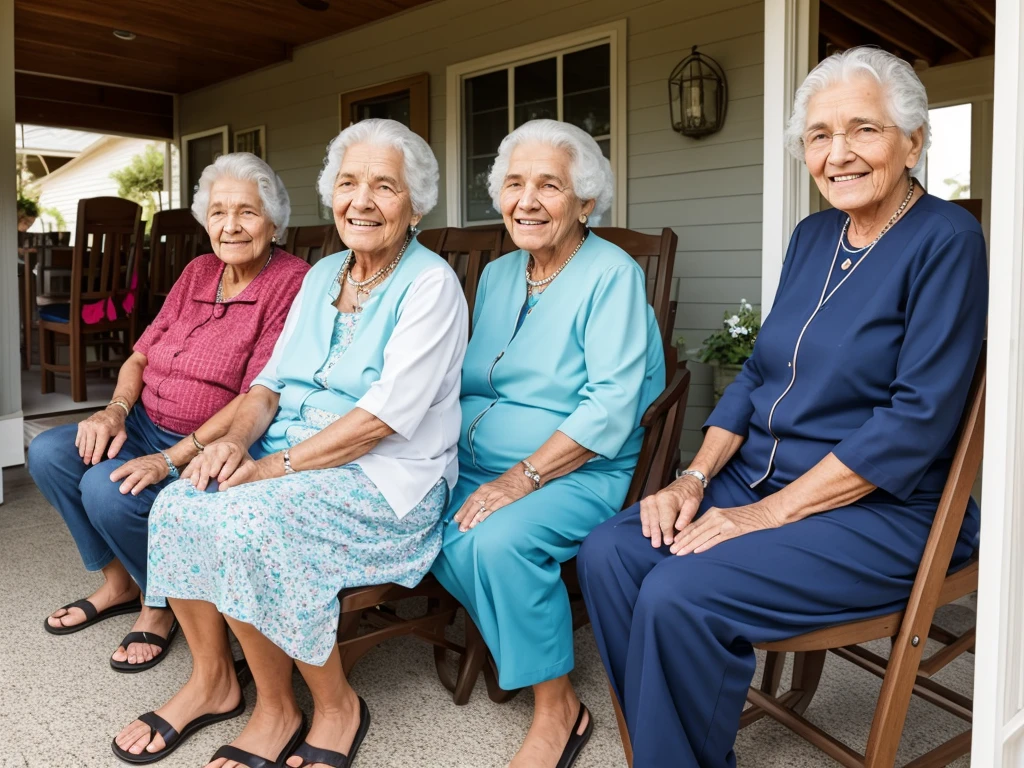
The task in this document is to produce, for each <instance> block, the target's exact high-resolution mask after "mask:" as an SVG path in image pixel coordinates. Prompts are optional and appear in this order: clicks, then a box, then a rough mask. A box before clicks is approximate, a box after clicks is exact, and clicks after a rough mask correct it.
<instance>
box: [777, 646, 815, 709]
mask: <svg viewBox="0 0 1024 768" xmlns="http://www.w3.org/2000/svg"><path fill="white" fill-rule="evenodd" d="M826 653H828V652H827V651H809V652H807V653H797V654H795V655H794V658H793V685H792V687H791V690H792V691H799V692H800V698H799V699H797V700H796V701H794V702H793V703H792V704H791V705H790V709H792V710H793V711H794V712H796V713H797V714H800V715H802V714H803V713H804V711H805V710H806V709H807V707H808V705H809V704H810V703H811V699H813V698H814V692H815V691H817V690H818V682H819V681H820V680H821V672H822V670H823V669H824V668H825V655H826ZM780 672H781V670H780ZM776 690H778V687H777V686H776Z"/></svg>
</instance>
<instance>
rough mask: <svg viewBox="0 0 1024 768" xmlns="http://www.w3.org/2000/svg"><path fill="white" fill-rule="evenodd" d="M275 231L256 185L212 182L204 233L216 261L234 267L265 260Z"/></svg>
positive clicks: (240, 182)
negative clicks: (206, 233) (207, 234)
mask: <svg viewBox="0 0 1024 768" xmlns="http://www.w3.org/2000/svg"><path fill="white" fill-rule="evenodd" d="M275 229H276V227H275V226H274V222H272V221H271V220H270V217H269V216H267V214H266V212H265V211H264V210H263V201H262V200H261V199H260V192H259V188H258V187H257V186H256V182H255V181H241V180H239V179H232V178H227V177H222V178H219V179H217V180H216V181H215V182H213V186H212V187H211V188H210V204H209V206H207V209H206V231H207V232H209V233H210V243H211V245H213V252H214V253H215V254H217V258H219V259H220V260H221V261H223V262H224V263H225V264H231V265H235V266H240V265H243V264H247V263H249V262H251V261H256V260H258V259H261V258H265V257H266V255H267V253H268V249H269V248H270V241H271V239H272V238H273V237H274V231H275Z"/></svg>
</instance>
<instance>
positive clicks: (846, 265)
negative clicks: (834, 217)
mask: <svg viewBox="0 0 1024 768" xmlns="http://www.w3.org/2000/svg"><path fill="white" fill-rule="evenodd" d="M913 196H914V179H913V178H911V179H910V189H908V190H907V196H906V197H904V198H903V202H902V203H900V207H899V208H897V209H896V213H894V214H893V215H892V216H891V217H890V218H889V221H888V222H887V223H886V225H885V226H884V227H882V231H881V232H879V233H878V237H876V238H875V239H874V240H872V241H871V242H870V243H868V244H867V245H865V246H864V247H863V248H858V249H857V250H855V251H851V250H850V249H849V248H847V247H846V245H845V244H844V243H843V239H844V238H845V237H846V232H847V230H848V229H849V227H850V217H849V216H847V217H846V223H845V224H843V231H842V232H840V233H839V245H841V246H842V248H843V250H845V251H846V252H847V253H860V252H861V251H867V253H865V254H864V256H867V255H868V253H871V251H872V249H873V248H874V247H875V244H876V243H877V242H878V241H879V240H881V239H882V235H884V234H885V233H886V232H888V231H889V229H890V228H891V227H892V225H893V224H895V223H896V220H897V219H898V218H899V217H900V216H901V215H902V213H903V211H905V210H906V209H907V206H908V205H910V199H911V198H912V197H913ZM861 258H863V257H861ZM852 264H853V262H851V261H850V259H849V258H847V259H846V261H844V262H843V263H842V264H840V265H839V267H840V269H842V270H843V271H844V272H845V271H846V270H848V269H849V268H850V266H851V265H852Z"/></svg>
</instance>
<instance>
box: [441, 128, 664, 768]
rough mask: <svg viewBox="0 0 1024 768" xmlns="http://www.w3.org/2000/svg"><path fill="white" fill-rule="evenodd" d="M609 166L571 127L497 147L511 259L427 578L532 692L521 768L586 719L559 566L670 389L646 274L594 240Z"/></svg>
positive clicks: (490, 270)
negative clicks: (649, 411)
mask: <svg viewBox="0 0 1024 768" xmlns="http://www.w3.org/2000/svg"><path fill="white" fill-rule="evenodd" d="M612 187H613V179H612V172H611V166H610V165H609V164H608V161H607V160H606V159H605V158H604V157H603V156H602V154H601V150H600V148H599V147H598V145H597V143H596V142H595V141H594V140H593V139H592V138H591V137H590V136H589V135H588V134H587V133H585V132H584V131H582V130H580V129H579V128H576V127H574V126H572V125H569V124H567V123H559V122H556V121H553V120H534V121H531V122H528V123H526V124H524V125H522V126H521V127H520V128H518V129H516V130H515V131H514V132H513V133H511V134H510V135H509V136H507V137H505V139H504V140H503V141H502V143H501V146H500V147H499V149H498V157H497V158H496V160H495V162H494V166H493V168H492V169H491V173H490V179H489V189H490V193H491V197H492V198H493V200H494V206H495V208H496V209H497V210H500V211H501V215H502V218H503V219H504V221H505V226H506V227H507V228H508V231H509V233H510V234H511V236H512V239H513V241H514V242H515V244H516V245H517V246H519V248H520V249H521V250H518V251H515V252H513V253H510V254H508V255H506V256H503V257H502V258H500V259H498V260H497V261H494V262H493V263H491V264H489V265H488V266H487V268H486V269H485V270H484V273H483V275H482V277H481V278H480V286H479V288H478V289H477V302H476V310H475V312H474V317H473V338H472V340H471V341H470V344H469V349H468V351H467V352H466V360H465V364H464V365H463V370H462V432H461V435H460V438H459V482H458V485H457V486H456V487H455V491H454V492H453V494H452V499H451V502H450V503H449V505H448V517H449V519H450V524H449V525H448V526H447V527H446V529H445V533H444V547H443V549H442V551H441V554H440V556H439V557H438V559H437V562H436V564H435V565H434V573H435V574H436V576H437V578H438V579H439V580H440V581H441V583H442V584H443V585H444V586H445V587H446V588H447V589H448V590H449V591H450V592H451V593H452V594H453V595H455V597H457V598H458V599H459V601H460V602H461V603H462V604H463V605H464V606H465V607H466V610H467V611H468V612H469V615H470V616H471V617H472V619H473V621H474V622H475V623H476V626H477V627H479V628H480V631H481V633H482V635H483V637H484V640H485V641H486V642H487V645H488V647H489V648H490V650H491V652H492V654H493V655H494V658H495V660H496V662H497V665H498V672H499V677H500V683H501V686H502V687H503V688H505V689H507V690H511V689H515V688H522V687H524V686H533V690H534V693H535V704H534V718H533V725H532V727H531V728H530V730H529V732H528V733H527V735H526V740H525V741H524V743H523V745H522V748H521V749H520V751H519V753H518V754H517V756H516V757H515V759H514V760H513V761H512V765H515V766H530V768H540V767H542V766H549V767H550V768H554V766H556V765H557V766H560V767H562V768H565V767H567V766H570V765H572V763H573V762H575V760H576V757H577V756H578V755H579V753H580V750H581V749H582V748H583V746H584V744H585V743H586V740H587V739H588V738H589V736H590V733H591V730H592V727H593V726H592V723H591V722H590V717H589V713H588V712H587V710H586V708H585V707H584V706H583V705H582V704H581V703H580V701H579V699H578V698H577V697H576V693H575V692H574V690H573V687H572V684H571V683H570V682H569V677H568V673H569V671H570V670H571V669H572V668H573V638H572V616H571V615H570V612H569V597H568V594H567V593H566V590H565V586H564V584H563V583H562V580H561V577H560V563H562V562H565V561H566V560H569V559H570V558H572V557H573V556H574V555H575V554H576V550H577V548H578V547H579V544H580V542H581V541H582V540H583V538H584V537H585V536H586V535H587V534H588V533H589V532H590V531H591V530H592V529H593V528H594V527H595V526H596V525H598V524H599V523H600V522H602V521H603V520H606V519H607V518H609V517H611V516H612V515H614V514H615V513H616V512H617V511H618V510H619V509H620V508H621V506H622V501H623V499H624V498H625V497H626V491H627V490H628V487H629V482H630V479H631V477H632V474H633V470H634V468H635V467H636V462H637V458H638V455H639V452H640V444H641V442H642V440H643V435H642V430H641V429H640V428H639V426H638V425H639V422H640V418H641V416H642V415H643V412H644V410H645V409H646V408H647V406H648V405H650V403H651V402H652V401H653V400H654V399H655V398H656V397H657V396H658V394H659V393H660V392H661V390H662V389H663V388H664V382H665V358H664V351H663V348H662V344H661V335H660V333H659V331H658V326H657V323H656V321H655V319H654V312H653V310H652V309H651V307H650V306H649V305H648V303H647V298H646V296H647V293H646V290H645V279H644V273H643V271H642V270H641V269H640V267H639V266H638V265H637V263H636V262H635V261H634V260H633V259H632V258H630V256H629V255H628V254H626V253H624V252H623V251H622V250H620V249H619V248H617V247H615V246H614V245H612V244H611V243H608V242H607V241H605V240H602V239H601V238H599V237H597V235H595V234H593V233H592V232H590V230H589V229H588V228H587V224H588V222H591V221H596V220H598V219H599V218H600V216H601V215H602V214H604V212H605V211H607V210H608V207H609V205H610V204H611V198H612Z"/></svg>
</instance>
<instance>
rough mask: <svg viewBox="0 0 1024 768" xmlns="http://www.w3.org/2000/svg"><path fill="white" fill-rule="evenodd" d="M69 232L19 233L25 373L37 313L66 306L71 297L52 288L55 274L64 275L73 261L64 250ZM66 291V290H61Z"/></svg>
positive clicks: (29, 357) (29, 359)
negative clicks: (52, 306) (61, 305)
mask: <svg viewBox="0 0 1024 768" xmlns="http://www.w3.org/2000/svg"><path fill="white" fill-rule="evenodd" d="M70 237H71V233H70V232H19V233H18V255H19V257H20V264H19V266H20V267H21V270H20V272H19V283H18V287H19V296H20V297H21V302H20V303H21V317H22V332H23V342H22V343H23V344H24V346H25V356H24V359H23V361H22V364H23V366H24V368H25V369H26V370H28V369H29V368H30V367H31V366H32V331H33V330H34V329H35V328H38V327H39V323H38V321H37V319H36V310H37V309H38V307H40V306H45V305H48V304H59V303H67V302H68V301H70V294H69V293H66V292H62V291H55V290H54V288H53V287H52V286H51V283H52V282H53V279H52V278H53V276H54V273H55V271H57V270H60V271H62V272H63V271H65V270H67V273H68V274H70V271H69V270H68V268H69V267H70V266H71V259H70V257H69V256H68V255H67V254H66V252H65V249H66V248H67V246H68V243H69V242H70ZM61 288H62V289H63V286H62V287H61Z"/></svg>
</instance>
